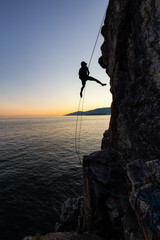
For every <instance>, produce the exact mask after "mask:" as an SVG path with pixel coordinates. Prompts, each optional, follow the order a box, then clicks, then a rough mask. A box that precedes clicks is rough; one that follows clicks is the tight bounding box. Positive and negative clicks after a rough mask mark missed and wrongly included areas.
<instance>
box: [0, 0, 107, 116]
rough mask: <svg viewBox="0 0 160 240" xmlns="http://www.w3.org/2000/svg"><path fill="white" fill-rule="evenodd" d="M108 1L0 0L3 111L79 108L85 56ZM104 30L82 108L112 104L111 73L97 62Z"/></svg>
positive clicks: (59, 111) (54, 111)
mask: <svg viewBox="0 0 160 240" xmlns="http://www.w3.org/2000/svg"><path fill="white" fill-rule="evenodd" d="M107 5H108V1H107V0H1V1H0V31H1V37H0V116H1V117H3V116H24V115H25V116H27V115H63V114H66V113H70V112H74V111H77V109H78V103H79V98H80V96H79V92H80V88H81V82H80V80H79V78H78V70H79V68H80V62H81V61H82V60H84V61H86V62H89V59H90V56H91V53H92V49H93V46H94V43H95V40H96V37H97V33H98V31H99V28H100V24H101V21H102V19H103V16H104V13H105V11H106V8H107ZM102 43H103V37H102V36H101V35H100V36H99V40H98V43H97V46H96V50H95V53H94V56H93V60H92V63H91V66H90V75H91V76H94V77H96V78H98V79H99V80H100V81H102V82H105V83H107V86H106V87H102V86H100V85H99V84H97V83H95V82H89V81H88V82H87V86H86V91H85V100H84V111H85V110H90V109H94V108H100V107H109V106H110V104H111V93H110V91H109V89H110V86H109V78H108V76H107V75H106V73H105V70H104V69H102V68H101V67H100V66H99V64H98V58H99V57H100V56H101V51H100V46H101V45H102Z"/></svg>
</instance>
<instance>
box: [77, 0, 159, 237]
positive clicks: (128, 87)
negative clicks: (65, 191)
mask: <svg viewBox="0 0 160 240" xmlns="http://www.w3.org/2000/svg"><path fill="white" fill-rule="evenodd" d="M102 35H103V37H104V43H103V45H102V47H101V50H102V56H101V57H100V59H99V63H100V65H101V66H102V67H103V68H105V69H106V73H107V74H108V75H109V77H110V84H111V93H112V96H113V102H112V110H111V111H112V115H111V121H110V127H109V130H107V131H106V132H105V133H104V138H103V141H102V151H100V152H95V153H93V154H91V155H90V156H85V157H84V160H83V174H84V184H83V195H84V196H83V197H84V200H83V204H82V209H81V227H80V229H81V230H82V232H83V231H86V230H87V231H91V232H94V233H96V234H98V235H101V236H103V237H105V238H106V239H125V240H133V239H134V240H143V239H146V240H150V239H156V240H157V239H160V131H159V130H160V1H159V0H124V1H121V0H112V1H110V2H109V7H108V10H107V14H106V19H105V23H104V26H103V28H102Z"/></svg>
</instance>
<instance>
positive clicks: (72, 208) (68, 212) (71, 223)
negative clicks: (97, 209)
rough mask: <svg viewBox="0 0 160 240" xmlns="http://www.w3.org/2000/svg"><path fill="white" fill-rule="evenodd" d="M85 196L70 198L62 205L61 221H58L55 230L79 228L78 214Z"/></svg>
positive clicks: (62, 230) (74, 229)
mask: <svg viewBox="0 0 160 240" xmlns="http://www.w3.org/2000/svg"><path fill="white" fill-rule="evenodd" d="M81 201H83V197H80V198H68V199H67V200H66V201H65V202H64V203H63V204H62V207H61V215H60V221H59V222H58V223H56V226H55V231H56V232H64V231H76V230H77V228H78V216H79V215H80V213H79V211H80V206H81Z"/></svg>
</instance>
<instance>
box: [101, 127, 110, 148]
mask: <svg viewBox="0 0 160 240" xmlns="http://www.w3.org/2000/svg"><path fill="white" fill-rule="evenodd" d="M109 145H110V144H109V130H106V131H105V132H104V134H103V138H102V143H101V149H102V150H103V149H107V150H108V149H109Z"/></svg>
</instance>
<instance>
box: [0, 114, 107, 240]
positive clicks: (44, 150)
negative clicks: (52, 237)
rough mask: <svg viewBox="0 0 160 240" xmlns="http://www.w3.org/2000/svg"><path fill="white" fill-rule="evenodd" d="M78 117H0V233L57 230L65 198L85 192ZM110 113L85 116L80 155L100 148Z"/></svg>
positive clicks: (16, 236) (10, 238)
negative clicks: (76, 148)
mask: <svg viewBox="0 0 160 240" xmlns="http://www.w3.org/2000/svg"><path fill="white" fill-rule="evenodd" d="M76 119H77V117H75V116H74V117H36V118H0V239H4V240H22V239H23V237H24V236H26V235H30V234H33V235H35V234H36V233H42V234H44V233H47V232H52V231H54V225H55V222H56V221H57V220H58V214H59V213H60V208H61V204H62V203H63V201H64V200H66V199H67V198H68V197H78V196H81V183H82V171H81V164H80V163H79V162H78V158H77V155H76V153H75V129H76ZM109 119H110V117H109V116H83V118H82V125H81V135H80V154H81V158H82V157H83V155H88V154H90V153H91V152H93V151H97V150H100V146H101V139H102V136H103V133H104V131H105V130H106V129H107V128H108V125H109ZM79 122H80V120H79ZM78 129H79V128H78ZM77 138H78V139H79V130H78V131H77Z"/></svg>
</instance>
